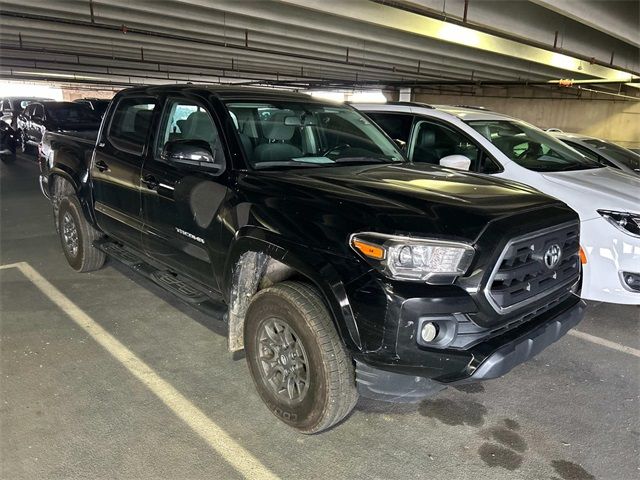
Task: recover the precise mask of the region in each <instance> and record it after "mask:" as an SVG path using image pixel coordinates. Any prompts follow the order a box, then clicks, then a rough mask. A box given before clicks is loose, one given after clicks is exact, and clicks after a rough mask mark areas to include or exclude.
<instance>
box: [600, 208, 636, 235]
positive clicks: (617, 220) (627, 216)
mask: <svg viewBox="0 0 640 480" xmlns="http://www.w3.org/2000/svg"><path fill="white" fill-rule="evenodd" d="M598 213H599V214H600V215H602V216H603V217H604V218H605V219H606V220H607V221H608V222H609V223H611V224H612V225H613V226H614V227H616V228H619V229H620V230H622V231H623V232H625V233H629V234H631V235H633V236H634V237H640V214H637V213H629V212H614V211H613V210H598Z"/></svg>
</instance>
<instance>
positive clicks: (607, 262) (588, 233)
mask: <svg viewBox="0 0 640 480" xmlns="http://www.w3.org/2000/svg"><path fill="white" fill-rule="evenodd" d="M580 228H581V234H580V236H581V243H582V247H583V249H584V251H585V254H586V256H587V263H586V265H583V272H584V273H583V282H582V294H581V296H582V298H584V299H587V300H595V301H599V302H610V303H621V304H627V305H640V292H636V291H633V290H631V289H629V288H628V287H626V286H625V285H624V283H623V281H622V278H621V277H622V275H621V274H622V272H630V273H637V274H640V238H637V237H634V236H632V235H629V234H626V233H624V232H622V231H620V230H618V229H617V228H616V227H614V226H613V225H611V224H610V223H609V222H608V221H606V220H605V219H604V218H595V219H592V220H587V221H585V222H582V223H581V224H580Z"/></svg>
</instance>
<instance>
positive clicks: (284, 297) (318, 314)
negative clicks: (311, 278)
mask: <svg viewBox="0 0 640 480" xmlns="http://www.w3.org/2000/svg"><path fill="white" fill-rule="evenodd" d="M244 335H245V338H244V344H245V349H246V353H247V363H248V364H249V370H250V371H251V375H252V377H253V380H254V383H255V385H256V388H257V390H258V393H259V394H260V397H261V398H262V400H263V401H264V402H265V403H266V404H267V406H268V407H269V409H270V410H271V411H272V412H273V413H274V414H275V415H276V416H277V417H278V418H280V419H281V420H282V421H283V422H285V423H287V424H288V425H290V426H291V427H294V428H296V429H297V430H299V431H300V432H302V433H317V432H321V431H323V430H326V429H328V428H330V427H332V426H333V425H335V424H336V423H338V422H339V421H340V420H342V419H343V418H344V417H346V416H347V415H348V414H349V412H350V411H351V410H352V409H353V407H354V406H355V404H356V401H357V399H358V394H357V391H356V386H355V378H354V371H353V363H352V361H351V358H350V356H349V355H348V353H347V351H346V349H345V347H344V345H343V344H342V342H341V341H340V337H339V336H338V333H337V332H336V329H335V327H334V325H333V321H332V320H331V316H330V313H329V311H328V310H327V308H326V306H325V305H324V303H323V301H322V299H321V297H320V295H319V293H318V292H317V291H316V290H315V289H314V288H313V287H311V286H310V285H307V284H305V283H301V282H283V283H279V284H276V285H274V286H273V287H269V288H267V289H265V290H261V291H260V292H258V293H257V294H256V295H255V297H254V298H253V299H252V301H251V305H250V306H249V309H248V311H247V315H246V324H245V333H244Z"/></svg>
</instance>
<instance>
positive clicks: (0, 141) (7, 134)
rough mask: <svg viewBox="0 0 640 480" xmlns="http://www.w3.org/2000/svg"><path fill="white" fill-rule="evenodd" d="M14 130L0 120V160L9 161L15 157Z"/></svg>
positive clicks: (15, 136)
mask: <svg viewBox="0 0 640 480" xmlns="http://www.w3.org/2000/svg"><path fill="white" fill-rule="evenodd" d="M16 138H17V135H16V132H15V130H14V129H13V128H11V126H9V125H8V124H6V123H4V122H0V160H2V161H3V162H4V163H11V162H13V161H14V160H15V159H16Z"/></svg>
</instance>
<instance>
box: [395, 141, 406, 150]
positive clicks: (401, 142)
mask: <svg viewBox="0 0 640 480" xmlns="http://www.w3.org/2000/svg"><path fill="white" fill-rule="evenodd" d="M393 141H394V142H395V144H396V145H397V146H398V147H399V148H400V150H402V151H403V152H404V151H405V150H406V149H407V142H405V141H404V140H400V139H399V138H394V139H393Z"/></svg>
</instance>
